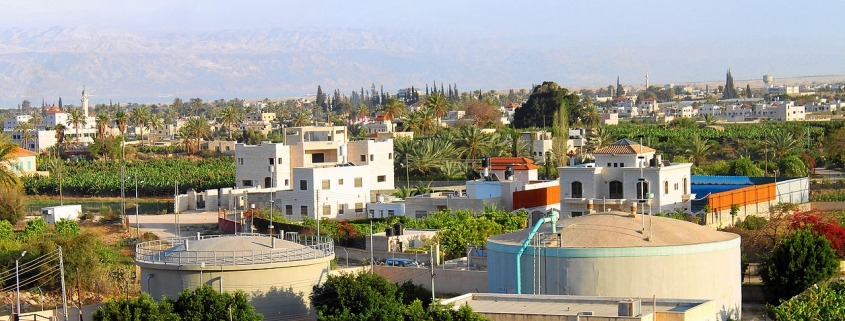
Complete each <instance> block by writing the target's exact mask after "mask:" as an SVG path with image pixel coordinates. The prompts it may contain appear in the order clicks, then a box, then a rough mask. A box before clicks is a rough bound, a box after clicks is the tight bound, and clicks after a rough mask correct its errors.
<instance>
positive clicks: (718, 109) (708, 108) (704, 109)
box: [698, 104, 724, 116]
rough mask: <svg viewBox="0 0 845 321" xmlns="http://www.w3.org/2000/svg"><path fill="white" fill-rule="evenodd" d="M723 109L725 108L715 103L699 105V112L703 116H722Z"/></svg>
mask: <svg viewBox="0 0 845 321" xmlns="http://www.w3.org/2000/svg"><path fill="white" fill-rule="evenodd" d="M723 110H724V108H723V107H722V106H719V105H714V104H706V105H702V106H701V107H698V114H699V115H701V116H704V115H713V116H721V115H722V111H723Z"/></svg>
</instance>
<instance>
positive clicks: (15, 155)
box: [2, 146, 38, 176]
mask: <svg viewBox="0 0 845 321" xmlns="http://www.w3.org/2000/svg"><path fill="white" fill-rule="evenodd" d="M8 155H9V159H8V160H7V163H6V164H2V165H3V166H6V168H8V169H9V170H10V171H11V172H12V173H14V174H15V175H18V176H26V175H32V174H35V173H36V168H37V167H38V166H37V164H36V160H37V156H38V153H35V152H32V151H29V150H26V149H23V148H20V147H17V146H15V147H14V149H12V152H10V153H9V154H8Z"/></svg>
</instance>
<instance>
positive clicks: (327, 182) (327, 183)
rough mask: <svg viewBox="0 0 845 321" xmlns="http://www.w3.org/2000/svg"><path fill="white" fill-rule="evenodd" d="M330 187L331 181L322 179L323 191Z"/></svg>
mask: <svg viewBox="0 0 845 321" xmlns="http://www.w3.org/2000/svg"><path fill="white" fill-rule="evenodd" d="M331 187H332V182H331V180H328V179H324V180H323V189H331Z"/></svg>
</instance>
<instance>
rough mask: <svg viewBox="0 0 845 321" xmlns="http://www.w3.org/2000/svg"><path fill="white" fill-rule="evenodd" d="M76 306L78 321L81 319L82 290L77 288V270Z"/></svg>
mask: <svg viewBox="0 0 845 321" xmlns="http://www.w3.org/2000/svg"><path fill="white" fill-rule="evenodd" d="M76 306H77V307H78V308H79V320H84V319H83V318H82V289H81V288H80V287H79V268H78V267H77V268H76Z"/></svg>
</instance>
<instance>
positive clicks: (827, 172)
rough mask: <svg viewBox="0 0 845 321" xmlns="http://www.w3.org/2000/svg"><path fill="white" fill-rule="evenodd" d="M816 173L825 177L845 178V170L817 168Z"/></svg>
mask: <svg viewBox="0 0 845 321" xmlns="http://www.w3.org/2000/svg"><path fill="white" fill-rule="evenodd" d="M816 175H818V176H821V177H824V178H837V179H845V172H843V171H841V170H836V169H825V168H816Z"/></svg>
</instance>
